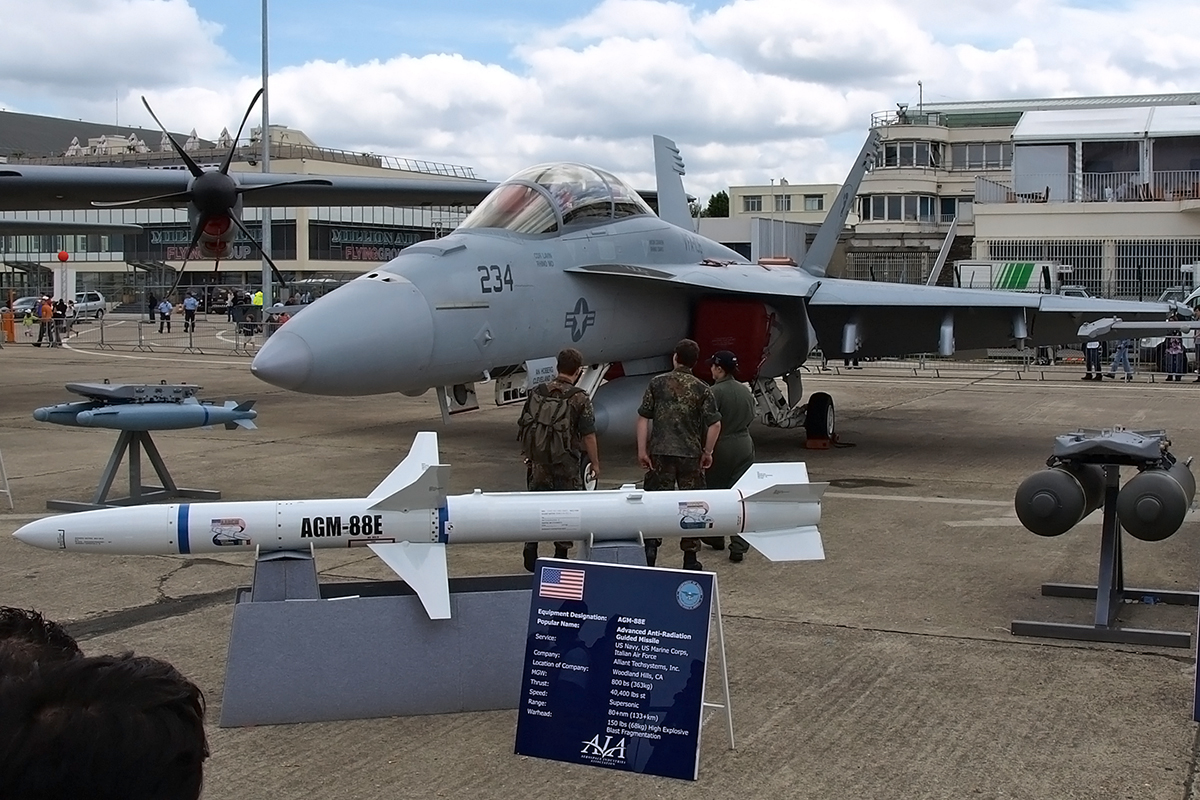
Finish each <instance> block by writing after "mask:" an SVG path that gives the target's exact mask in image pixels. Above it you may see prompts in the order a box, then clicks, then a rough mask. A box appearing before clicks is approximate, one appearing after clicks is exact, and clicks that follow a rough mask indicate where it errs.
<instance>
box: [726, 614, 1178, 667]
mask: <svg viewBox="0 0 1200 800" xmlns="http://www.w3.org/2000/svg"><path fill="white" fill-rule="evenodd" d="M721 616H723V617H725V618H726V619H745V620H753V621H757V622H778V623H782V624H784V625H807V626H811V627H814V628H834V629H838V630H846V631H862V632H865V633H892V634H896V635H899V636H919V637H922V638H926V639H946V640H950V641H962V642H995V643H997V644H1005V643H1011V644H1015V645H1020V646H1022V647H1057V648H1060V649H1063V650H1085V651H1088V652H1098V651H1102V652H1118V653H1127V654H1129V655H1135V656H1153V657H1155V658H1161V659H1164V660H1167V661H1175V662H1178V663H1180V664H1192V663H1194V662H1195V657H1194V656H1193V655H1192V653H1191V651H1184V652H1181V653H1180V654H1179V655H1176V654H1174V653H1164V652H1162V651H1159V650H1147V649H1142V648H1138V647H1126V646H1121V645H1114V644H1113V643H1111V642H1097V643H1095V645H1088V644H1084V643H1078V644H1070V643H1068V642H1067V641H1066V640H1064V639H1038V638H1036V637H1034V638H1025V637H1019V636H1014V637H1012V639H1010V640H1008V639H993V638H991V637H987V636H966V635H963V634H958V633H930V632H926V631H913V630H905V629H903V628H882V627H873V626H870V625H846V624H843V623H837V622H812V621H810V620H796V619H783V618H781V617H764V616H758V615H753V614H722V615H721ZM1006 630H1007V629H1006ZM1096 645H1103V646H1096Z"/></svg>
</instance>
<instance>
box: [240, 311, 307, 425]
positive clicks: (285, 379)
mask: <svg viewBox="0 0 1200 800" xmlns="http://www.w3.org/2000/svg"><path fill="white" fill-rule="evenodd" d="M312 366H313V354H312V348H310V347H309V346H308V342H307V341H305V340H304V338H303V337H301V336H297V335H296V334H294V333H291V332H290V331H287V330H280V331H278V332H276V333H275V335H274V336H272V337H271V338H270V339H268V340H267V343H266V344H265V345H263V348H262V350H260V351H258V355H256V356H255V357H254V361H253V362H252V363H251V364H250V371H251V372H252V373H254V376H255V377H257V378H259V379H260V380H264V381H266V382H267V383H270V384H273V385H275V386H280V387H282V388H284V389H292V390H295V389H299V388H300V387H301V386H303V385H304V382H305V381H307V380H308V376H309V374H310V373H311V372H312ZM254 416H257V414H255V415H254ZM254 416H251V417H250V419H254Z"/></svg>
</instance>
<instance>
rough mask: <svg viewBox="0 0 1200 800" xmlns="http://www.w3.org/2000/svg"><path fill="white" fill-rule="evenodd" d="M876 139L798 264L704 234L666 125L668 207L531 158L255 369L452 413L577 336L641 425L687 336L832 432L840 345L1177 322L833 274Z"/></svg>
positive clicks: (615, 411) (1133, 309)
mask: <svg viewBox="0 0 1200 800" xmlns="http://www.w3.org/2000/svg"><path fill="white" fill-rule="evenodd" d="M876 146H877V135H876V134H874V133H872V135H871V136H869V137H868V138H867V141H866V143H865V144H864V146H863V148H862V151H861V152H860V153H859V156H858V158H857V159H856V161H855V164H854V166H853V167H852V169H851V171H850V174H849V176H848V177H847V180H846V183H845V185H844V186H843V187H842V189H841V191H840V193H839V195H838V197H837V199H836V200H835V202H834V203H833V205H832V207H831V211H830V213H829V215H828V216H827V218H826V220H825V222H824V224H823V225H822V227H821V229H820V231H819V233H818V235H817V237H816V239H815V240H814V242H813V243H812V246H811V247H810V248H809V249H808V251H807V254H806V255H805V257H804V259H803V261H802V263H800V264H799V265H797V264H795V263H794V262H790V263H789V262H785V261H783V260H780V259H770V260H764V261H763V262H761V263H752V262H750V261H748V260H747V259H745V258H743V257H742V256H740V255H739V254H738V253H736V252H734V251H733V250H730V249H729V248H727V247H724V246H722V245H720V244H718V243H716V242H713V241H710V240H708V239H706V238H704V237H703V236H700V235H699V234H697V233H696V232H695V231H694V230H693V227H692V219H691V216H690V214H689V211H688V207H687V200H686V195H685V193H684V190H683V184H682V180H681V175H682V174H683V172H684V170H683V164H682V161H681V160H680V159H679V153H678V150H677V149H676V148H675V146H674V144H673V143H672V142H670V141H669V140H667V139H664V138H662V137H655V162H656V174H657V179H658V203H659V215H657V216H656V215H655V214H654V212H653V211H651V210H650V208H649V207H648V206H647V205H646V203H644V202H643V201H642V199H641V198H640V197H639V196H638V193H637V192H635V191H634V190H633V189H631V188H630V187H629V186H628V185H626V183H625V182H623V181H622V180H620V179H619V178H617V177H616V176H615V175H613V174H612V173H610V172H607V171H605V170H603V169H600V168H597V167H591V166H586V165H583V164H576V163H556V164H542V165H539V166H534V167H530V168H528V169H526V170H523V171H521V172H518V173H517V174H516V175H514V176H513V177H511V178H509V179H508V180H507V181H504V182H503V183H502V184H501V185H500V186H498V187H497V188H496V189H495V191H493V192H492V193H491V194H489V195H488V197H487V198H486V199H485V200H484V201H483V202H482V203H481V204H480V205H479V206H477V207H476V209H475V210H474V212H472V213H471V214H470V215H469V216H468V217H467V218H466V219H465V220H464V221H463V223H462V224H461V225H460V226H459V228H458V229H457V230H455V231H454V232H452V233H451V234H449V235H448V236H445V237H444V238H441V239H437V240H433V241H425V242H420V243H417V244H414V245H412V246H410V247H408V248H406V249H405V250H404V251H403V252H401V253H400V255H399V256H397V257H396V258H395V259H393V260H392V261H390V262H388V263H386V264H384V265H382V266H380V267H379V268H378V269H374V270H371V271H370V272H368V273H366V274H365V275H363V276H361V277H359V278H357V279H355V280H353V281H351V282H350V283H348V284H346V285H345V286H343V287H341V288H339V289H338V290H336V291H335V292H332V293H330V294H329V295H327V296H325V297H322V298H321V299H319V300H317V302H316V303H314V304H313V305H312V306H311V307H309V309H308V310H307V311H306V312H305V313H304V315H303V316H300V317H297V318H295V319H293V320H291V321H290V322H289V323H288V324H287V326H286V327H284V328H282V329H281V330H280V331H278V332H277V333H276V334H275V335H273V336H272V337H271V338H270V339H269V340H268V341H267V342H266V344H265V345H264V346H263V347H262V349H261V350H260V351H259V353H258V355H257V356H256V357H255V359H254V362H253V364H252V367H251V369H252V371H253V372H254V374H255V375H257V376H258V377H259V378H261V379H263V380H264V381H267V382H268V383H272V384H275V385H277V386H281V387H284V388H287V389H292V390H295V391H298V392H308V393H312V394H324V395H365V394H375V393H382V392H402V393H404V394H408V395H420V394H422V393H424V392H425V391H427V390H428V389H430V388H435V389H437V391H438V398H439V402H440V403H441V406H442V410H443V416H447V412H448V411H450V410H453V408H452V405H453V401H452V398H454V397H456V396H457V397H458V398H459V399H460V400H461V399H462V398H464V397H469V396H470V395H471V390H472V389H473V386H472V384H473V383H474V382H475V381H481V380H488V379H489V378H493V377H496V378H502V379H503V385H505V386H510V387H511V386H513V385H516V383H520V382H522V381H524V378H525V376H526V375H527V374H531V373H533V372H534V371H535V369H533V368H531V366H530V365H531V364H534V365H535V366H536V362H538V361H539V360H541V359H545V358H548V357H552V356H553V355H554V354H555V353H557V352H558V350H559V349H561V348H563V347H566V346H574V347H577V348H579V349H580V350H581V351H582V352H583V354H584V356H585V358H586V359H587V360H588V361H589V362H592V363H593V364H598V365H599V366H598V368H597V369H595V370H593V371H592V372H591V374H590V375H589V376H587V378H586V388H588V389H589V391H594V398H593V400H594V403H595V406H596V419H597V429H598V432H599V433H601V434H606V433H610V432H611V431H612V430H616V431H625V432H628V434H629V435H630V436H631V435H632V431H633V419H634V412H635V409H636V408H637V405H638V403H639V401H640V399H641V396H642V393H643V391H644V389H645V387H646V385H647V383H648V382H649V379H650V377H651V376H652V375H653V374H655V373H657V372H662V371H665V370H666V369H669V367H670V362H669V360H668V356H667V355H666V354H669V353H670V352H671V350H672V348H673V347H674V345H675V344H676V342H677V341H678V340H679V339H681V338H683V337H685V336H689V337H691V338H693V339H696V340H697V341H698V342H699V343H700V345H701V353H702V355H704V354H705V353H712V352H714V351H716V350H733V351H734V352H735V353H736V354H737V355H738V357H739V361H740V363H741V364H742V365H743V367H744V370H743V372H742V374H740V375H739V377H740V378H741V379H742V380H745V381H748V382H749V383H750V384H751V386H752V388H753V389H754V392H755V395H756V397H757V399H758V403H759V411H760V417H761V419H762V421H764V422H766V423H767V424H770V425H776V426H780V427H800V426H803V427H805V428H806V432H807V435H808V436H809V437H810V438H814V437H815V438H821V437H824V438H826V439H828V438H829V437H830V436H831V435H832V434H833V432H834V407H833V400H832V398H831V397H830V396H829V395H828V394H826V393H823V392H818V393H815V394H814V395H813V396H812V397H811V398H810V399H809V401H808V402H807V403H803V402H802V400H803V397H802V368H803V366H804V363H805V361H806V359H807V358H808V355H809V353H810V352H811V351H812V350H813V349H814V347H816V346H818V345H819V346H820V347H821V349H822V351H823V352H824V354H825V355H826V356H829V357H833V356H835V355H837V356H840V355H841V354H843V353H847V354H849V353H857V354H858V355H860V356H865V357H870V356H889V355H898V354H904V353H917V352H937V353H940V354H942V355H947V356H948V355H951V354H952V353H954V352H955V350H956V349H975V348H983V347H1006V346H1012V345H1014V344H1017V345H1018V346H1024V345H1025V344H1032V345H1040V344H1059V343H1063V342H1067V341H1072V340H1075V339H1077V338H1078V337H1077V330H1078V329H1079V326H1080V325H1081V324H1082V323H1083V322H1086V321H1089V320H1093V319H1096V318H1100V317H1117V316H1119V317H1122V318H1123V319H1126V320H1130V319H1163V318H1164V316H1165V314H1166V312H1167V310H1168V309H1167V306H1165V305H1162V304H1153V303H1136V302H1124V301H1115V300H1101V299H1093V298H1074V297H1063V296H1058V295H1042V294H1030V293H1017V292H1003V291H991V290H972V289H959V288H951V287H940V286H914V285H906V284H895V283H875V282H867V281H858V280H846V279H840V278H831V277H829V276H828V275H827V273H826V269H827V265H828V263H829V260H830V257H831V256H832V254H833V249H834V245H835V244H836V241H837V237H838V234H839V233H840V232H841V230H842V226H843V224H844V222H845V220H846V216H847V214H848V213H849V210H850V208H851V206H852V204H853V200H854V195H855V193H856V192H857V187H858V184H859V182H860V181H861V179H862V176H863V175H864V174H865V172H866V171H867V169H868V168H869V167H870V166H871V165H872V163H873V159H874V155H875V151H876ZM779 378H782V379H783V380H784V384H785V386H786V389H787V394H786V397H785V395H784V393H783V391H782V390H781V389H780V388H779V385H778V382H777V379H779ZM514 381H516V383H514ZM583 384H584V382H581V385H583ZM500 385H501V384H500V382H498V385H497V390H498V392H497V393H498V398H499V394H500V392H499V389H500ZM516 394H519V393H512V392H510V393H509V395H510V396H511V395H516ZM498 401H499V400H498Z"/></svg>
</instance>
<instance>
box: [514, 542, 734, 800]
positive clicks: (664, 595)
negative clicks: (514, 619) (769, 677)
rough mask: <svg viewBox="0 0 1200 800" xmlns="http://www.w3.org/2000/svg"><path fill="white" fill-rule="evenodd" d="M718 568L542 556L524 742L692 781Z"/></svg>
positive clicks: (547, 752) (554, 755) (574, 759)
mask: <svg viewBox="0 0 1200 800" xmlns="http://www.w3.org/2000/svg"><path fill="white" fill-rule="evenodd" d="M714 590H715V576H714V575H713V574H712V573H709V572H690V571H685V570H675V569H654V568H651V567H636V566H627V565H621V564H598V563H591V562H586V561H566V560H558V559H546V558H543V559H538V562H537V567H536V571H535V572H534V583H533V600H532V602H531V604H530V610H529V634H528V640H527V644H526V648H525V666H524V673H523V676H522V684H521V704H520V709H519V715H518V718H517V740H516V752H517V754H519V755H528V756H537V757H539V758H549V759H554V760H557V761H568V762H571V763H575V764H590V765H592V766H597V767H607V768H609V769H617V770H626V771H629V772H642V773H648V774H652V775H662V776H665V777H670V778H684V779H688V780H695V779H696V777H697V773H698V771H699V756H700V720H701V711H702V709H703V704H704V681H705V672H706V670H705V662H706V660H707V656H708V640H709V623H710V620H711V608H712V602H713V594H714Z"/></svg>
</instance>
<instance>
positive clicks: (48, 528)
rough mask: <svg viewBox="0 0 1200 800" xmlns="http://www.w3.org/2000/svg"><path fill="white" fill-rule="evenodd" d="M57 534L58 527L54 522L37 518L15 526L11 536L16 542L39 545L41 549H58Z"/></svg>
mask: <svg viewBox="0 0 1200 800" xmlns="http://www.w3.org/2000/svg"><path fill="white" fill-rule="evenodd" d="M58 534H59V529H58V527H57V526H56V525H55V524H54V523H52V522H51V521H50V520H45V519H39V520H34V521H33V522H30V523H28V524H26V525H22V526H21V527H20V528H17V530H16V532H15V533H13V538H14V539H16V540H17V541H18V542H21V543H23V544H28V545H32V546H33V547H40V548H42V549H43V550H58V549H59V548H60V547H61V545H60V544H59V538H58Z"/></svg>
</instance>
